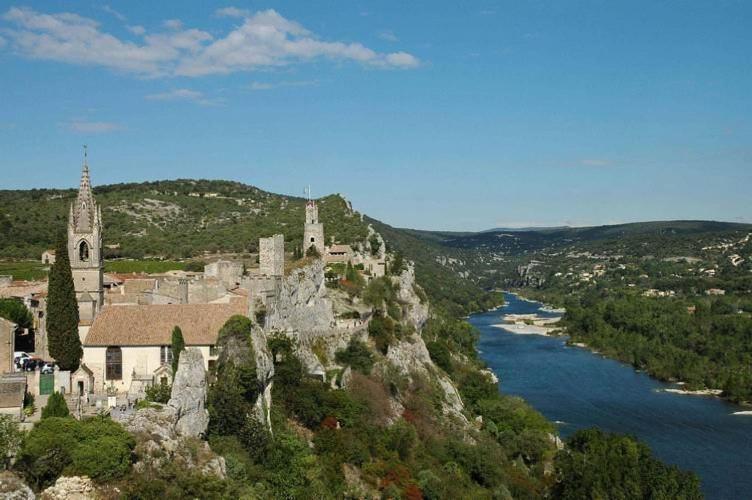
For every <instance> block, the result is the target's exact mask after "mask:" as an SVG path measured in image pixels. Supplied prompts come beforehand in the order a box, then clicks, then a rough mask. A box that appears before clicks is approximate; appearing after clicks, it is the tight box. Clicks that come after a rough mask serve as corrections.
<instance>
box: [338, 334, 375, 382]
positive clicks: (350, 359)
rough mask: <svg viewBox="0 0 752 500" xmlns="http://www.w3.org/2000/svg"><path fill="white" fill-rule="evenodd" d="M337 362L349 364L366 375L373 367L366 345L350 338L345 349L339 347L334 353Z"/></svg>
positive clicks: (370, 354) (371, 356)
mask: <svg viewBox="0 0 752 500" xmlns="http://www.w3.org/2000/svg"><path fill="white" fill-rule="evenodd" d="M334 359H336V360H337V363H340V364H342V365H346V366H350V367H351V368H352V369H353V370H358V371H360V372H363V373H365V374H366V375H368V374H370V373H371V369H372V368H373V363H374V360H373V354H372V353H371V350H370V349H368V346H367V345H365V344H364V343H363V342H361V341H359V340H355V339H352V340H350V343H349V344H348V346H347V349H340V350H339V351H337V352H336V354H335V355H334Z"/></svg>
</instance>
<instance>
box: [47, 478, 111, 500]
mask: <svg viewBox="0 0 752 500" xmlns="http://www.w3.org/2000/svg"><path fill="white" fill-rule="evenodd" d="M40 498H41V499H42V500H93V499H96V498H98V495H97V491H96V487H95V486H94V483H93V482H92V480H91V479H89V478H88V477H86V476H70V477H66V476H63V477H59V478H58V479H57V481H55V484H54V485H53V486H50V487H49V488H47V489H46V490H44V491H43V492H42V494H41V495H40Z"/></svg>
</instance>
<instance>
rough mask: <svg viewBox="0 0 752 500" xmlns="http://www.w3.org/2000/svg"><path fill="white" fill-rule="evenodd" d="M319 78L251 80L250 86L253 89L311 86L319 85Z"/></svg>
mask: <svg viewBox="0 0 752 500" xmlns="http://www.w3.org/2000/svg"><path fill="white" fill-rule="evenodd" d="M318 84H319V82H318V80H292V81H282V82H273V83H272V82H251V84H250V85H249V86H248V88H249V89H251V90H271V89H276V88H279V87H309V86H312V85H318Z"/></svg>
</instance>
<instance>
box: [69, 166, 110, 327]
mask: <svg viewBox="0 0 752 500" xmlns="http://www.w3.org/2000/svg"><path fill="white" fill-rule="evenodd" d="M68 255H69V257H70V265H71V271H72V272H73V285H74V287H75V289H76V297H77V298H78V314H79V317H80V318H81V321H82V322H91V321H93V320H94V318H95V317H96V315H97V313H99V311H100V309H101V308H102V303H103V302H104V290H103V288H104V287H103V274H104V259H103V255H102V211H101V209H100V208H99V206H98V205H97V202H96V201H95V200H94V195H93V194H92V192H91V180H90V179H89V165H88V160H87V158H86V155H85V154H84V166H83V172H82V173H81V186H80V187H79V188H78V197H76V201H75V202H74V203H72V204H71V206H70V215H69V216H68Z"/></svg>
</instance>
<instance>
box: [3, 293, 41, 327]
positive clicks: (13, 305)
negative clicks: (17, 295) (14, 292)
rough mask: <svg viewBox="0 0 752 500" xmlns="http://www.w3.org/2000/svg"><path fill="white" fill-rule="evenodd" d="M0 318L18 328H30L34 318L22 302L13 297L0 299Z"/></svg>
mask: <svg viewBox="0 0 752 500" xmlns="http://www.w3.org/2000/svg"><path fill="white" fill-rule="evenodd" d="M0 318H5V319H7V320H8V321H11V322H13V323H15V324H16V325H18V327H19V328H31V327H32V326H33V322H34V318H33V317H32V316H31V312H30V311H29V310H28V309H27V308H26V306H25V305H24V304H23V302H20V301H18V300H15V299H0Z"/></svg>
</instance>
